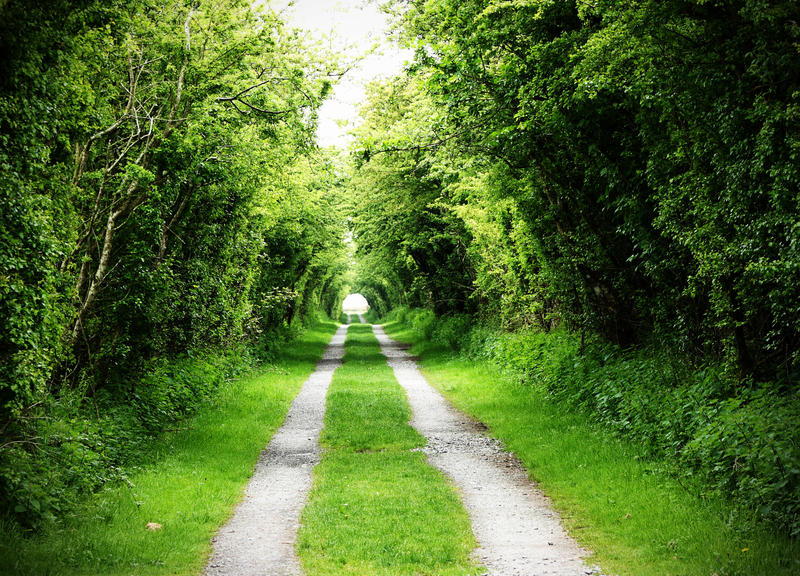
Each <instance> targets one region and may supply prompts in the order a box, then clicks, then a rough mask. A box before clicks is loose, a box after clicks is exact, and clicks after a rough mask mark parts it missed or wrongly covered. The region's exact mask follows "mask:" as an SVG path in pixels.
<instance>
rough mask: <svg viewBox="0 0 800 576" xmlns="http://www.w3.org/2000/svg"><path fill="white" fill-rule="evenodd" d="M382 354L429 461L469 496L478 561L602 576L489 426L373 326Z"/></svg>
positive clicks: (518, 569) (507, 571) (523, 572)
mask: <svg viewBox="0 0 800 576" xmlns="http://www.w3.org/2000/svg"><path fill="white" fill-rule="evenodd" d="M373 331H374V332H375V336H376V337H377V338H378V341H379V342H380V344H381V351H382V352H383V354H384V355H385V356H386V358H387V360H388V362H389V365H390V366H391V367H392V368H393V369H394V373H395V376H396V377H397V380H398V382H400V384H401V385H402V386H403V387H404V388H405V390H406V394H407V395H408V401H409V403H410V404H411V409H412V411H413V417H412V420H411V424H412V426H414V428H416V429H417V430H418V431H419V432H420V433H421V434H422V435H423V436H425V438H427V440H428V445H427V447H426V448H425V449H424V451H425V452H426V454H427V456H428V461H429V462H430V463H431V464H432V465H433V466H435V467H436V468H438V469H439V470H441V471H442V472H444V473H445V474H446V475H447V476H449V477H450V478H451V479H452V480H453V482H454V483H455V485H456V486H457V487H458V490H459V491H460V493H461V496H462V499H463V502H464V505H465V507H466V509H467V511H468V512H469V515H470V518H471V520H472V529H473V532H474V534H475V538H476V540H477V541H478V548H477V550H476V551H475V559H476V561H478V562H479V563H481V564H483V565H484V566H485V567H486V568H487V570H488V571H487V574H491V575H493V576H544V575H558V576H584V575H587V574H599V572H597V570H596V569H595V568H591V567H589V566H587V565H586V564H585V563H584V561H583V556H585V555H586V551H584V550H582V549H581V548H580V547H579V546H578V545H577V544H576V543H575V541H574V540H572V539H571V538H570V537H569V536H568V535H567V534H566V533H565V532H564V530H563V528H562V527H561V525H560V524H559V520H558V516H557V515H556V513H555V512H554V511H553V509H552V507H551V506H550V503H549V501H548V500H547V498H546V497H545V496H544V495H543V494H542V493H541V492H540V491H539V490H537V489H536V488H535V486H534V485H533V484H532V482H531V481H530V479H529V478H528V474H527V472H526V471H525V468H524V467H523V466H522V464H521V463H520V461H519V460H518V459H517V458H516V457H515V456H514V455H513V454H511V453H509V452H507V451H506V450H504V449H503V447H502V445H501V444H500V443H499V442H498V441H497V440H494V439H493V438H490V437H489V436H487V435H486V434H485V433H483V427H482V425H480V424H479V423H477V422H475V421H473V420H471V419H470V418H468V417H467V416H465V415H464V414H462V413H461V412H459V411H457V410H456V409H455V408H453V407H452V406H451V405H450V404H449V403H448V402H447V401H446V400H445V399H444V397H442V395H441V394H439V392H437V391H436V390H435V389H434V388H433V387H431V385H430V384H428V382H427V381H426V380H425V377H424V376H423V375H422V374H421V373H420V371H419V369H418V368H417V365H416V362H414V360H413V359H412V358H411V356H410V355H409V354H408V353H406V352H405V350H404V346H403V345H401V344H399V343H397V342H395V341H393V340H391V339H390V338H389V337H388V336H387V335H386V333H385V332H384V331H383V328H382V327H380V326H373Z"/></svg>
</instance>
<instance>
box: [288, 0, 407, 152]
mask: <svg viewBox="0 0 800 576" xmlns="http://www.w3.org/2000/svg"><path fill="white" fill-rule="evenodd" d="M379 4H380V0H294V1H293V2H291V3H290V2H289V0H273V1H272V5H273V6H274V7H275V9H276V10H279V11H280V10H282V9H283V10H285V11H284V14H285V16H286V18H287V20H288V22H289V24H290V25H291V26H294V27H296V28H302V29H305V30H308V31H310V32H311V33H312V34H314V35H315V36H317V37H319V38H320V39H325V40H326V43H328V42H330V44H331V45H332V46H333V47H334V48H337V49H340V50H344V52H345V53H346V54H347V55H348V57H349V58H352V59H354V60H355V59H358V58H361V57H364V55H366V57H364V59H363V60H361V61H360V62H359V63H358V64H357V66H356V67H355V68H354V69H353V70H350V71H349V72H348V73H347V74H346V75H345V76H344V77H343V78H342V79H341V80H340V81H339V82H338V83H337V84H336V85H335V86H334V89H333V93H332V94H331V95H330V96H329V97H328V99H327V100H326V101H325V103H324V104H323V105H322V107H321V108H320V110H319V129H318V130H317V142H318V143H319V145H320V146H323V147H328V146H338V147H341V148H346V147H347V146H348V144H349V143H350V142H351V140H352V137H351V136H349V135H348V131H349V130H352V128H353V127H355V126H356V125H357V123H358V120H359V119H358V108H359V106H360V105H361V103H362V102H363V101H364V98H365V93H366V92H365V85H366V84H368V83H369V82H371V81H373V80H376V79H378V78H388V77H390V76H394V75H395V74H397V73H398V72H400V71H401V70H402V68H403V64H404V63H405V62H406V61H410V60H411V59H412V51H411V50H410V49H401V48H400V47H399V46H397V45H396V44H395V43H393V42H391V41H390V40H389V39H388V38H387V36H386V33H387V31H388V19H387V16H386V15H385V14H384V13H383V12H381V11H380V9H379ZM287 5H288V6H287Z"/></svg>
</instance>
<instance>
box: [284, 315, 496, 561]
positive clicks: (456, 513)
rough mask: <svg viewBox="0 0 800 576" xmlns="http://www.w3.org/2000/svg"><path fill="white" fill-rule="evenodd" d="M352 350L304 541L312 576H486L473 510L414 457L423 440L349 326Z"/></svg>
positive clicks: (366, 334)
mask: <svg viewBox="0 0 800 576" xmlns="http://www.w3.org/2000/svg"><path fill="white" fill-rule="evenodd" d="M345 346H346V347H345V350H346V353H345V357H344V363H343V365H342V367H341V368H339V369H338V370H337V371H336V373H335V374H334V377H333V382H332V383H331V387H330V389H329V390H328V400H327V410H326V413H325V428H324V429H323V432H322V435H321V439H320V441H321V443H322V445H323V447H324V448H325V450H326V451H325V455H324V456H323V459H322V461H321V462H320V464H318V465H317V467H316V468H315V469H314V484H313V487H312V489H311V493H310V494H309V502H308V504H307V506H306V508H305V510H304V511H303V516H302V524H301V528H300V534H299V537H298V543H297V549H298V553H299V554H300V559H301V561H302V564H303V569H304V571H305V574H306V576H321V575H341V574H364V575H374V576H384V575H387V576H388V575H399V574H409V575H410V574H414V575H422V574H437V575H441V576H451V575H452V576H455V575H464V574H478V573H480V572H481V571H480V570H479V569H478V568H477V567H476V566H474V565H473V564H472V563H471V562H470V552H471V551H472V549H473V547H474V545H475V542H474V539H473V536H472V530H471V527H470V523H469V518H468V516H467V514H466V511H465V510H464V508H463V507H462V505H461V502H460V501H459V499H458V497H457V495H456V493H455V491H454V489H453V487H452V486H451V485H450V483H449V482H448V481H447V479H446V478H445V477H444V476H443V475H442V474H441V473H440V472H439V471H438V470H436V469H435V468H433V467H431V466H430V465H429V464H428V463H427V462H426V460H425V457H424V454H422V453H421V452H419V451H417V450H415V449H417V448H419V447H421V446H422V445H423V444H424V442H425V440H424V438H423V437H422V436H420V435H419V434H418V433H417V432H416V431H415V430H414V429H413V428H411V427H410V426H409V425H408V420H409V418H410V416H411V413H410V408H409V406H408V402H407V400H406V397H405V392H404V391H403V389H402V388H401V387H400V385H399V384H398V383H397V381H396V380H395V378H394V374H393V372H392V370H391V368H389V366H388V365H387V364H386V359H385V358H384V357H383V355H381V353H380V347H379V345H378V341H377V339H376V338H375V336H374V335H373V334H372V329H371V327H370V326H369V325H365V324H354V325H352V326H350V328H349V330H348V336H347V341H346V344H345Z"/></svg>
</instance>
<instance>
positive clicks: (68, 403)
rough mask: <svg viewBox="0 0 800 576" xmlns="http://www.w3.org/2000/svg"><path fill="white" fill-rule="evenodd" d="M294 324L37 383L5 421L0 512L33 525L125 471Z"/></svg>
mask: <svg viewBox="0 0 800 576" xmlns="http://www.w3.org/2000/svg"><path fill="white" fill-rule="evenodd" d="M296 331H297V328H293V327H284V328H282V329H279V330H274V331H272V332H270V333H267V334H263V335H262V336H261V338H260V339H259V340H258V342H256V344H255V345H254V346H253V347H252V348H247V347H245V346H243V345H238V346H234V347H231V348H229V349H228V350H223V351H211V350H207V351H195V352H189V353H187V354H183V355H180V356H176V357H172V358H166V357H157V358H152V359H149V360H146V361H143V362H142V368H141V371H140V372H139V373H138V374H127V375H125V374H119V375H117V376H116V378H115V381H114V382H112V383H110V384H107V385H106V386H104V387H101V388H97V389H94V382H93V381H92V380H91V379H88V380H87V381H86V382H85V383H84V384H83V385H82V386H79V387H76V388H73V389H65V390H63V391H62V392H61V393H60V394H59V395H53V394H49V393H43V394H42V395H41V400H40V401H39V402H36V403H34V404H33V405H32V406H31V407H30V408H28V410H27V413H26V414H24V417H21V418H19V419H18V420H17V421H15V422H14V423H13V426H14V427H15V428H14V429H7V430H4V434H5V436H6V437H7V438H11V439H12V440H10V441H8V442H6V443H5V444H4V445H2V446H0V522H5V523H9V524H10V525H16V526H18V527H20V528H22V529H23V530H25V531H28V532H36V531H38V530H41V529H42V528H44V527H46V526H47V525H48V524H51V523H54V522H58V521H59V519H60V518H62V517H63V516H64V515H65V514H67V513H68V512H69V511H70V510H71V509H72V508H74V506H75V505H76V504H77V503H78V502H80V501H81V500H82V499H83V498H85V497H86V496H87V495H89V494H91V493H93V492H95V491H96V490H98V489H100V488H102V487H103V486H104V485H106V484H107V483H109V482H114V481H125V480H126V473H125V471H124V468H125V467H126V466H129V465H133V464H135V463H136V461H137V460H138V459H139V458H140V457H141V455H142V452H143V451H146V450H147V447H148V446H149V445H150V443H151V442H152V440H153V439H154V438H155V437H157V436H158V435H159V434H161V433H163V432H175V431H179V430H181V429H183V428H184V426H185V424H184V422H185V421H186V419H187V418H189V417H190V416H192V415H193V414H194V413H195V412H196V411H197V410H198V408H199V407H201V406H203V405H205V404H208V403H209V402H214V401H215V399H216V398H217V396H218V393H219V390H220V389H221V388H223V387H224V386H225V385H226V383H228V382H230V381H231V380H232V379H234V378H236V377H238V376H240V375H241V374H243V373H244V372H246V371H248V370H251V369H252V368H253V367H254V366H255V365H256V364H257V363H260V362H265V361H270V360H273V359H274V358H275V357H276V355H277V354H278V353H279V351H280V349H281V346H282V345H283V343H285V342H286V341H287V340H289V339H290V338H291V337H292V336H293V335H296Z"/></svg>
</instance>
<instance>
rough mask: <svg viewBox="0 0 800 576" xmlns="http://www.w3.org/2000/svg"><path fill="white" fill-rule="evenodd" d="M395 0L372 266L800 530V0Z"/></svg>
mask: <svg viewBox="0 0 800 576" xmlns="http://www.w3.org/2000/svg"><path fill="white" fill-rule="evenodd" d="M393 5H394V8H395V10H396V14H397V19H396V21H397V32H398V34H399V35H400V36H402V37H404V38H405V39H406V40H408V41H409V42H411V43H413V45H415V46H416V49H417V52H416V58H415V62H414V63H413V64H412V65H411V66H410V67H409V69H408V71H407V73H406V74H405V75H403V76H401V77H398V78H395V79H393V80H392V81H390V82H386V83H383V84H381V85H377V86H374V87H373V89H372V93H371V98H370V102H369V104H368V105H367V106H366V107H365V110H364V118H365V123H364V124H363V125H362V127H361V128H360V129H359V135H358V141H357V150H356V152H355V155H354V157H355V161H356V164H357V167H358V168H357V170H356V172H355V175H354V179H353V186H354V190H355V195H356V197H357V199H358V206H359V208H358V210H357V213H356V215H355V217H354V219H353V230H354V237H355V239H356V242H357V245H358V252H357V259H358V275H359V276H358V281H357V288H358V290H359V291H360V292H361V293H363V294H364V295H365V296H366V297H367V298H368V299H369V300H370V303H371V304H373V306H374V307H375V308H376V309H377V311H378V312H379V313H385V312H387V311H388V310H390V309H392V308H396V307H397V306H400V305H409V306H415V307H423V308H427V309H429V310H431V311H432V312H430V313H428V315H427V316H426V315H422V316H420V317H419V318H418V319H417V321H418V323H420V325H421V326H425V325H427V326H429V328H428V329H426V330H429V331H430V332H431V333H433V332H434V331H436V334H435V335H436V336H437V337H438V338H440V339H441V340H442V341H446V342H448V343H450V344H452V345H454V346H456V347H459V346H462V345H468V346H469V347H470V350H471V351H472V352H471V353H473V354H483V355H487V356H491V357H493V358H495V359H496V360H497V361H499V362H501V363H503V364H505V365H508V366H511V367H512V368H513V369H515V370H519V374H520V378H522V379H524V380H525V381H528V382H531V383H538V384H540V385H543V386H545V387H546V388H547V390H548V391H549V393H550V394H551V396H552V397H554V398H556V399H559V400H561V401H564V402H567V403H569V404H571V405H573V406H575V407H577V408H578V409H586V410H588V412H589V413H590V414H592V415H593V417H594V418H596V419H598V420H599V421H601V422H603V423H605V424H607V425H609V426H611V427H613V428H615V429H617V430H619V431H620V433H622V434H627V435H629V436H631V437H634V438H636V439H637V440H639V441H640V442H641V443H643V444H644V445H646V446H648V447H649V449H651V450H652V451H653V452H657V453H660V454H667V455H669V456H670V457H671V458H673V459H674V461H675V462H676V464H680V467H681V473H686V474H696V475H698V476H700V477H702V478H703V481H704V482H705V483H706V484H705V486H710V487H712V488H713V489H715V490H719V491H721V492H722V493H723V494H726V495H733V496H735V498H734V499H735V501H736V502H738V503H739V505H740V506H741V509H742V510H744V511H747V513H748V514H752V516H753V517H754V518H760V519H763V520H767V521H770V522H772V523H773V524H774V525H775V526H777V527H779V528H780V529H781V530H785V531H787V532H788V533H791V534H794V535H797V534H798V533H800V505H799V504H798V502H800V439H799V438H798V437H797V433H796V424H797V422H798V421H800V388H798V386H797V383H798V379H800V283H798V278H800V253H799V252H798V247H799V246H800V189H798V184H799V183H800V173H799V172H798V171H799V170H800V164H799V163H798V149H800V58H798V56H799V54H798V40H799V39H800V26H798V22H800V5H798V4H797V3H796V2H789V1H774V2H763V1H756V0H732V1H726V2H710V1H703V0H666V1H664V0H658V1H656V0H642V1H638V2H609V1H603V0H601V1H599V2H577V1H574V0H514V1H485V0H458V1H456V0H426V1H422V0H420V1H414V0H412V1H408V2H406V1H399V0H398V1H397V2H395V3H394V4H393ZM433 313H435V314H436V315H438V316H443V317H445V320H443V321H438V322H435V321H434V320H433V315H432V314H433ZM474 318H478V319H480V320H481V321H483V322H484V323H485V324H488V325H489V326H491V327H494V328H495V329H505V330H514V331H522V335H520V336H519V337H515V338H512V339H511V340H508V338H505V339H504V338H500V337H499V336H498V337H496V336H492V335H491V334H496V331H495V332H492V331H491V330H489V331H485V330H484V331H481V330H477V331H473V332H472V337H470V338H466V339H465V335H466V334H467V332H468V331H469V329H470V325H471V323H472V322H473V319H474ZM528 328H530V329H531V330H527V329H528ZM548 332H549V334H547V335H543V334H545V333H548ZM429 335H430V334H429ZM677 467H678V466H676V468H677Z"/></svg>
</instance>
